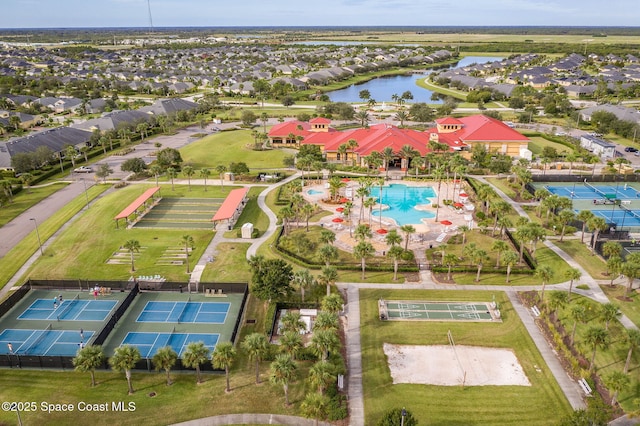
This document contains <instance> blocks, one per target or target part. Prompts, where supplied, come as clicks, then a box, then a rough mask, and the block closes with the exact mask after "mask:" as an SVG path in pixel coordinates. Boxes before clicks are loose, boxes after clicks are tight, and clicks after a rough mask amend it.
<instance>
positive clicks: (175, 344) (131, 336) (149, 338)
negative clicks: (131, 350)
mask: <svg viewBox="0 0 640 426" xmlns="http://www.w3.org/2000/svg"><path fill="white" fill-rule="evenodd" d="M219 338H220V335H219V334H204V333H142V332H129V333H127V335H126V336H125V338H124V340H123V341H122V344H123V345H132V346H135V347H137V348H138V350H139V351H140V354H141V355H142V358H153V356H154V355H155V354H156V352H157V351H158V349H160V348H162V347H164V346H171V347H172V348H173V350H174V351H176V353H177V354H178V355H179V356H182V352H184V350H185V349H186V347H187V345H188V344H189V343H192V342H203V343H204V345H205V346H206V347H207V348H209V350H210V351H211V352H213V350H214V349H215V347H216V343H218V339H219Z"/></svg>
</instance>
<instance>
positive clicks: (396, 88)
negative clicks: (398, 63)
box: [327, 56, 504, 104]
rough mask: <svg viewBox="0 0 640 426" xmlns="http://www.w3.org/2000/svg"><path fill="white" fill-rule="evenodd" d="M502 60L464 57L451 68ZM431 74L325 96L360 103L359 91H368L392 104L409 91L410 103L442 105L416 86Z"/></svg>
mask: <svg viewBox="0 0 640 426" xmlns="http://www.w3.org/2000/svg"><path fill="white" fill-rule="evenodd" d="M503 59H504V57H502V56H465V57H464V58H462V59H460V61H458V63H457V64H454V65H452V66H451V68H458V67H466V66H468V65H471V64H473V63H479V64H480V63H485V62H494V61H501V60H503ZM431 73H432V71H427V72H425V73H420V74H411V75H395V76H389V77H378V78H375V79H373V80H370V81H367V82H366V83H362V84H353V85H351V86H349V87H346V88H344V89H340V90H334V91H333V92H327V95H329V99H331V101H332V102H362V99H360V96H359V94H360V91H361V90H368V91H369V93H371V98H372V99H375V100H376V101H377V102H378V104H380V103H382V102H393V100H392V96H393V95H394V94H396V95H401V94H402V93H404V92H406V91H407V90H409V91H410V92H411V93H412V94H413V99H412V100H410V101H409V102H410V103H415V102H427V103H442V101H432V100H431V94H432V93H433V92H432V91H431V90H427V89H423V88H422V87H419V86H417V85H416V81H417V80H420V79H423V78H426V77H427V76H428V75H429V74H431Z"/></svg>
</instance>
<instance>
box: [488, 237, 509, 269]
mask: <svg viewBox="0 0 640 426" xmlns="http://www.w3.org/2000/svg"><path fill="white" fill-rule="evenodd" d="M491 250H492V251H495V252H496V253H498V254H497V256H496V259H497V260H496V268H499V267H500V253H504V252H505V251H507V250H509V244H507V243H505V242H504V241H502V240H495V241H494V242H493V245H492V246H491Z"/></svg>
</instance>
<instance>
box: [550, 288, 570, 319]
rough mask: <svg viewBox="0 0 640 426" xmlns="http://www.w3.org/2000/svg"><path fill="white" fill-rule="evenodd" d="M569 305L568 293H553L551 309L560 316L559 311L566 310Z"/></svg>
mask: <svg viewBox="0 0 640 426" xmlns="http://www.w3.org/2000/svg"><path fill="white" fill-rule="evenodd" d="M567 303H569V298H568V296H567V293H565V292H564V291H552V292H551V295H550V296H549V309H551V312H553V313H554V314H555V316H556V317H557V316H558V309H561V308H564V307H565V306H566V305H567Z"/></svg>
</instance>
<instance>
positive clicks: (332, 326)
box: [313, 311, 338, 331]
mask: <svg viewBox="0 0 640 426" xmlns="http://www.w3.org/2000/svg"><path fill="white" fill-rule="evenodd" d="M313 330H314V331H315V330H334V331H337V330H338V315H337V314H335V313H333V312H326V311H321V312H318V316H317V317H316V322H315V323H314V324H313Z"/></svg>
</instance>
